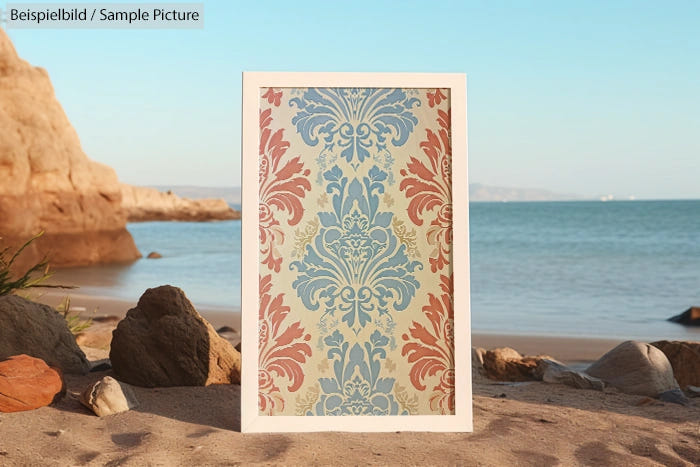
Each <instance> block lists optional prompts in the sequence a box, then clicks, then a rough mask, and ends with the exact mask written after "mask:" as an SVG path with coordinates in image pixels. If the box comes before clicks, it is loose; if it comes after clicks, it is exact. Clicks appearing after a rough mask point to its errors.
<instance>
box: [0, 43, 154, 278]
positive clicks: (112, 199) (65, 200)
mask: <svg viewBox="0 0 700 467" xmlns="http://www.w3.org/2000/svg"><path fill="white" fill-rule="evenodd" d="M40 231H45V234H44V236H43V237H41V238H40V239H39V240H38V241H36V242H35V243H34V244H33V245H32V247H31V248H30V249H29V250H27V251H26V252H25V254H24V255H23V258H22V259H23V260H24V261H23V263H24V264H27V263H29V262H31V261H36V260H37V259H40V258H41V257H43V256H44V255H48V257H49V260H50V263H51V265H52V266H76V265H87V264H95V263H106V262H126V261H132V260H134V259H136V258H139V257H140V256H141V255H140V253H139V251H138V250H137V249H136V246H135V245H134V241H133V239H132V238H131V235H130V234H129V232H128V231H127V230H126V213H125V211H124V210H123V208H122V207H121V191H120V185H119V181H118V180H117V175H116V173H115V172H114V170H112V169H111V168H109V167H107V166H105V165H102V164H99V163H97V162H93V161H91V160H90V159H88V157H87V156H86V155H85V153H84V152H83V150H82V149H81V147H80V141H79V139H78V135H77V134H76V132H75V130H74V129H73V127H72V126H71V124H70V122H69V121H68V118H67V117H66V114H65V113H64V111H63V109H62V107H61V105H60V104H59V103H58V101H57V100H56V97H55V95H54V91H53V87H52V86H51V82H50V80H49V76H48V73H47V72H46V70H44V69H42V68H37V67H32V66H31V65H29V64H28V63H27V62H25V61H24V60H22V59H20V58H19V57H18V56H17V53H16V51H15V49H14V47H13V46H12V43H11V42H10V40H9V38H8V37H7V35H6V33H5V32H4V31H3V30H2V29H0V237H2V239H1V240H0V248H4V247H6V246H19V245H21V244H22V243H24V241H26V240H27V239H28V238H29V237H31V236H32V235H34V234H36V233H38V232H40Z"/></svg>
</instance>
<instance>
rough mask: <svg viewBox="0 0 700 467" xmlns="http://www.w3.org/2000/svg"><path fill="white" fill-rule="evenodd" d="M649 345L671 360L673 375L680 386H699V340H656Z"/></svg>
mask: <svg viewBox="0 0 700 467" xmlns="http://www.w3.org/2000/svg"><path fill="white" fill-rule="evenodd" d="M651 345H653V346H654V347H656V348H657V349H659V350H661V351H662V352H663V353H664V355H666V358H668V361H669V362H671V367H673V376H674V377H675V378H676V381H678V384H679V385H680V387H681V388H685V387H686V386H700V342H682V341H658V342H652V343H651Z"/></svg>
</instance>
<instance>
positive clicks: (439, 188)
mask: <svg viewBox="0 0 700 467" xmlns="http://www.w3.org/2000/svg"><path fill="white" fill-rule="evenodd" d="M436 102H437V99H436ZM431 107H432V106H431ZM437 122H438V124H439V125H440V129H439V130H438V132H437V133H435V132H433V131H432V130H431V129H429V128H428V129H426V130H425V131H426V134H427V140H425V141H423V142H421V143H420V147H421V149H422V150H423V152H424V153H425V155H426V156H427V159H428V160H427V162H428V163H427V164H425V163H424V161H422V160H420V159H418V158H416V157H413V156H411V158H410V162H409V163H408V164H407V165H406V167H407V169H401V175H402V176H403V177H404V179H403V180H402V181H401V184H400V185H399V188H400V189H401V190H402V191H404V190H405V191H406V197H407V198H409V199H410V200H411V201H410V203H409V205H408V217H409V218H410V219H411V221H413V223H414V224H416V225H419V226H420V225H423V216H425V215H426V213H427V211H432V216H433V219H432V221H431V222H430V228H428V230H427V232H426V238H427V240H428V243H429V244H430V245H431V246H433V251H432V252H431V254H430V270H431V271H432V272H437V271H441V270H442V269H443V268H444V267H445V266H447V265H448V264H449V262H450V252H451V245H452V144H451V142H450V111H449V109H448V110H447V111H443V110H438V118H437Z"/></svg>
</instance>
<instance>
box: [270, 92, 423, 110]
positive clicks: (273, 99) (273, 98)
mask: <svg viewBox="0 0 700 467" xmlns="http://www.w3.org/2000/svg"><path fill="white" fill-rule="evenodd" d="M262 98H263V99H267V103H268V104H274V106H275V107H279V106H280V104H281V103H282V91H277V92H275V90H274V89H272V88H268V89H267V92H266V93H265V94H263V95H262ZM431 107H432V106H431Z"/></svg>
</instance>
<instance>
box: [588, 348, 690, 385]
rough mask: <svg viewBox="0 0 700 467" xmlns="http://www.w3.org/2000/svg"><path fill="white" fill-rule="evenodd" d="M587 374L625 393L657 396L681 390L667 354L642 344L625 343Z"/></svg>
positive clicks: (601, 358) (589, 368)
mask: <svg viewBox="0 0 700 467" xmlns="http://www.w3.org/2000/svg"><path fill="white" fill-rule="evenodd" d="M586 373H587V374H589V375H590V376H593V377H596V378H599V379H601V380H603V381H604V382H605V383H606V384H609V385H611V386H613V387H615V388H617V389H618V390H620V391H621V392H624V393H626V394H637V395H640V396H649V397H658V395H659V394H661V393H663V392H666V391H670V390H674V389H679V388H678V383H676V380H675V379H674V377H673V368H671V363H670V362H669V361H668V359H667V358H666V355H664V353H663V352H662V351H660V350H659V349H657V348H656V347H654V346H652V345H649V344H645V343H642V342H634V341H626V342H623V343H622V344H620V345H618V346H617V347H615V348H614V349H612V350H611V351H609V352H608V353H606V354H605V355H603V356H602V357H600V359H599V360H598V361H597V362H595V363H593V364H592V365H591V366H589V367H588V368H587V369H586Z"/></svg>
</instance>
